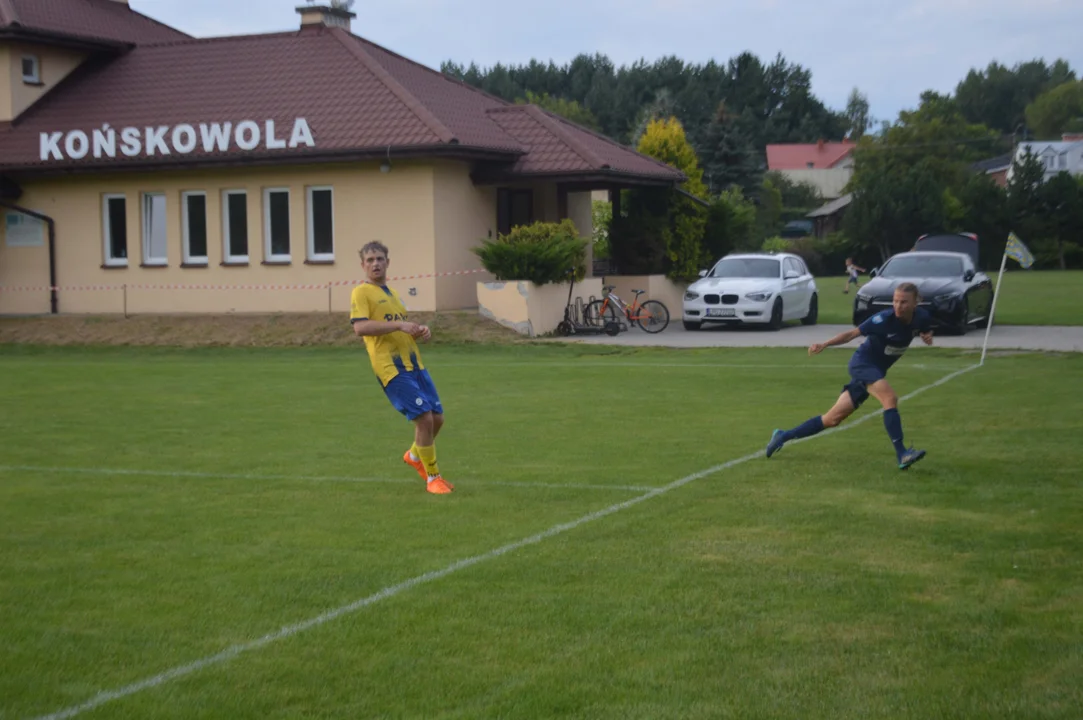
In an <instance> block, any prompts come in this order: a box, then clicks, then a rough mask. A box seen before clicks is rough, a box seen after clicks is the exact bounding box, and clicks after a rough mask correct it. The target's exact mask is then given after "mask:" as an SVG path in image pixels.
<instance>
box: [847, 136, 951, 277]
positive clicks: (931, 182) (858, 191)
mask: <svg viewBox="0 0 1083 720" xmlns="http://www.w3.org/2000/svg"><path fill="white" fill-rule="evenodd" d="M853 192H854V199H853V201H852V202H851V203H850V207H849V208H847V211H846V216H845V217H844V219H843V229H844V230H845V232H846V234H847V235H848V236H849V237H851V238H854V239H855V240H857V241H859V242H861V243H862V245H863V246H864V247H865V248H867V249H869V250H871V251H873V252H874V253H875V254H876V256H878V261H879V262H883V261H886V260H887V259H888V258H889V257H891V256H892V255H894V254H895V253H898V252H902V251H904V250H907V249H909V248H911V247H913V245H914V241H915V240H916V239H917V238H919V237H920V236H921V235H923V234H925V233H927V232H932V231H935V230H939V229H942V228H943V227H944V219H945V218H944V216H945V207H944V200H945V187H944V184H943V182H942V181H941V178H940V172H939V169H938V168H937V167H936V166H935V165H934V164H933V163H932V162H930V160H929V159H928V158H924V159H922V160H919V161H918V162H916V163H911V162H907V161H906V160H904V159H902V158H897V157H893V156H890V155H887V154H885V155H884V156H882V157H880V158H879V160H878V162H877V165H876V167H875V168H865V170H864V172H863V173H861V174H860V175H858V174H857V173H856V172H855V174H854V179H853Z"/></svg>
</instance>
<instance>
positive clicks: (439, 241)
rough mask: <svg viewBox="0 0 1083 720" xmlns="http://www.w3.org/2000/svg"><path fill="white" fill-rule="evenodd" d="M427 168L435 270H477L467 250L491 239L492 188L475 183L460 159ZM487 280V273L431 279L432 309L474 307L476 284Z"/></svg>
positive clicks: (493, 218) (478, 265)
mask: <svg viewBox="0 0 1083 720" xmlns="http://www.w3.org/2000/svg"><path fill="white" fill-rule="evenodd" d="M433 172H434V193H433V206H434V214H433V218H434V222H435V228H434V237H435V238H436V248H435V256H436V272H438V273H451V272H462V271H464V270H481V269H482V265H481V258H479V257H478V256H477V255H475V254H474V253H472V252H471V251H470V250H471V248H474V247H477V246H478V245H480V244H481V242H482V241H483V240H485V239H490V238H495V237H496V188H495V187H492V186H486V187H477V186H475V185H474V184H473V182H471V180H470V166H469V165H467V164H466V163H437V164H436V165H435V166H434V168H433ZM492 279H493V278H492V275H491V274H490V273H487V272H480V273H473V274H470V275H459V276H449V277H441V278H437V279H436V307H437V309H439V310H457V309H462V308H473V307H477V305H478V295H477V283H479V282H488V281H490V280H492Z"/></svg>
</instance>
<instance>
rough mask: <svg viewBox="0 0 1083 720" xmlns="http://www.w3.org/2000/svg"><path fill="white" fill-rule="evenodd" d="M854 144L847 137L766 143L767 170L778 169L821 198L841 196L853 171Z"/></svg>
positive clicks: (831, 198)
mask: <svg viewBox="0 0 1083 720" xmlns="http://www.w3.org/2000/svg"><path fill="white" fill-rule="evenodd" d="M856 146H857V143H854V142H851V141H850V140H843V141H842V142H825V141H823V140H821V141H819V142H817V143H811V144H786V145H768V146H767V169H768V170H775V171H778V172H780V173H782V174H783V175H785V176H786V177H787V178H789V179H790V180H792V181H793V182H798V183H807V184H809V185H812V186H813V187H815V188H816V189H817V190H819V191H820V196H821V197H823V199H824V200H834V199H836V198H838V197H841V196H842V193H843V188H845V187H846V183H848V182H849V181H850V177H851V176H852V175H853V173H854V156H853V152H854V148H855V147H856Z"/></svg>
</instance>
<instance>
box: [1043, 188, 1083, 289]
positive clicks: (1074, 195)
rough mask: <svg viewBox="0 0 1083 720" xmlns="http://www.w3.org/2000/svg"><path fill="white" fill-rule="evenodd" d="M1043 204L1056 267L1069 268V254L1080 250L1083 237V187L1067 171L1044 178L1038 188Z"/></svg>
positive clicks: (1048, 240)
mask: <svg viewBox="0 0 1083 720" xmlns="http://www.w3.org/2000/svg"><path fill="white" fill-rule="evenodd" d="M1038 198H1039V200H1040V203H1041V204H1040V208H1041V210H1042V212H1043V213H1044V215H1045V217H1046V219H1047V225H1046V232H1047V243H1048V245H1049V246H1050V251H1051V254H1053V255H1055V258H1056V263H1057V267H1059V268H1060V269H1061V270H1066V269H1067V268H1068V258H1069V256H1078V255H1079V253H1080V238H1083V187H1081V186H1080V183H1079V181H1077V180H1076V178H1074V177H1073V176H1071V175H1069V174H1068V173H1066V172H1059V173H1057V174H1056V175H1054V176H1053V177H1051V178H1050V179H1049V180H1048V181H1047V182H1045V183H1044V184H1043V185H1042V186H1041V188H1040V190H1039V192H1038Z"/></svg>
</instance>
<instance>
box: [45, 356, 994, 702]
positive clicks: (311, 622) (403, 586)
mask: <svg viewBox="0 0 1083 720" xmlns="http://www.w3.org/2000/svg"><path fill="white" fill-rule="evenodd" d="M978 367H980V365H971V366H970V367H966V368H963V369H962V370H957V371H955V372H953V373H951V374H950V375H946V376H944V377H942V378H940V379H939V380H937V381H936V382H934V383H931V384H929V385H926V386H925V387H922V388H918V389H917V390H915V391H914V392H912V393H910V394H909V395H904V396H903V397H901V398H899V401H900V402H902V401H905V400H909V399H911V398H914V397H917V396H918V395H920V394H921V393H923V392H925V391H926V390H931V389H932V388H935V387H939V386H940V385H943V384H944V383H946V382H948V381H950V380H952V379H954V378H956V377H958V376H960V375H962V374H963V373H966V372H970V371H971V370H974V369H975V368H978ZM881 414H883V410H880V411H878V412H874V413H869V414H868V415H864V416H862V417H860V418H858V419H857V420H855V421H853V422H851V423H848V424H846V425H840V426H838V427H835V428H831V429H829V430H825V431H824V432H821V433H820V434H819V435H814V436H813V437H809V438H803V439H801V440H795V441H793V442H803V441H805V440H813V439H815V438H817V437H822V436H824V435H828V434H831V433H833V432H841V431H843V430H848V429H849V428H852V427H856V426H858V425H860V424H861V423H863V422H866V421H868V420H870V419H872V418H874V417H877V416H878V415H881ZM759 457H763V450H759V451H757V452H754V453H749V454H748V455H745V456H744V457H739V458H737V459H736V460H730V461H728V462H724V463H722V464H720V465H715V466H713V467H709V468H707V469H706V470H701V471H699V472H696V473H692V474H691V475H685V476H684V477H683V478H681V479H680V480H674V481H673V482H671V483H670V484H668V485H663V486H662V487H659V488H655V489H653V490H651V491H649V492H647V493H645V494H643V495H640V496H639V497H635V498H632V499H630V500H625V501H624V502H620V503H617V504H616V505H610V506H609V507H607V508H604V509H602V510H598V511H596V512H592V513H590V514H589V515H584V516H583V517H581V518H579V519H577V520H572V521H571V522H567V523H561V524H559V525H554V526H553V527H551V528H549V529H548V530H544V531H542V532H540V533H537V534H536V535H531V536H530V537H528V538H524V539H522V540H518V541H516V542H513V543H509V544H507V545H502V546H501V547H498V548H496V549H495V550H490V551H489V552H487V553H482V554H481V555H474V556H473V557H468V558H466V559H464V560H459V561H457V562H454V563H452V564H451V565H448V566H447V567H445V568H443V569H441V570H434V571H432V572H428V573H425V574H424V575H418V576H416V577H413V578H410V579H409V580H406V581H404V582H401V583H399V584H397V585H390V586H388V587H386V588H384V589H383V590H380V591H379V592H377V593H375V594H373V595H369V596H368V597H365V598H361V599H360V600H357V601H355V602H352V603H350V604H349V605H343V606H342V607H338V608H335V609H334V610H328V611H327V612H325V613H323V614H322V615H317V616H316V617H314V618H310V619H308V620H304V621H302V622H299V623H296V624H293V625H286V626H284V627H282V628H280V629H279V630H277V631H275V632H273V633H269V634H267V635H264V636H263V637H261V638H258V639H256V640H251V641H249V642H246V643H239V644H237V645H233V646H231V647H228V648H226V649H225V650H223V651H222V652H220V653H218V654H216V655H210V656H208V657H205V658H201V659H199V660H196V661H194V662H190V663H188V664H187V665H180V666H178V667H175V668H172V669H170V670H166V671H165V672H163V673H160V674H158V675H154V676H153V677H149V678H147V679H145V680H140V681H139V682H136V683H132V684H131V685H125V686H124V687H122V688H118V689H116V690H107V691H104V692H101V693H98V694H97V695H96V696H94V697H93V698H91V699H90V700H88V701H87V702H85V703H83V704H81V705H74V706H72V707H69V708H66V709H64V710H60V711H58V712H55V713H52V714H51V715H42V716H40V717H38V718H35V720H65V719H66V718H70V717H75V716H76V715H79V714H81V713H84V712H86V711H87V710H93V709H94V708H97V707H100V706H102V705H104V704H106V703H108V702H112V701H113V700H119V699H121V698H125V697H128V696H130V695H134V694H136V693H138V692H141V691H143V690H147V689H149V688H153V687H157V686H158V685H161V684H163V683H166V682H169V681H170V680H175V679H177V678H180V677H184V676H185V675H190V674H192V673H194V672H197V671H199V670H202V669H203V668H206V667H210V666H212V665H217V664H218V663H222V662H225V661H227V660H232V659H233V658H235V657H237V656H238V655H240V654H241V653H245V652H248V651H250V650H258V649H259V648H262V647H265V646H267V645H270V644H271V643H273V642H276V641H278V640H283V639H285V638H288V637H291V636H293V635H296V634H297V633H300V632H304V631H305V630H309V629H311V628H314V627H317V626H319V625H323V624H324V623H327V622H330V621H331V620H335V619H337V618H339V617H342V616H343V615H348V614H350V613H353V612H356V611H357V610H360V609H362V608H366V607H368V606H369V605H373V604H375V603H378V602H380V601H381V600H386V599H387V598H390V597H394V596H395V595H398V594H399V593H402V592H404V591H406V590H410V589H411V588H414V587H417V586H418V585H424V584H425V583H429V582H432V581H434V580H440V579H442V578H445V577H447V576H448V575H451V574H452V573H456V572H458V571H460V570H465V569H466V568H469V567H472V566H474V565H477V564H479V563H483V562H485V561H487V560H492V559H493V558H498V557H500V556H502V555H507V554H508V553H511V552H514V551H516V550H519V549H521V548H524V547H526V546H528V545H536V544H538V543H540V542H541V541H542V540H546V539H548V538H551V537H554V536H556V535H560V534H561V533H565V532H568V531H569V530H575V529H576V528H579V527H581V526H583V525H585V524H587V523H589V522H593V521H594V520H600V519H601V518H604V517H606V516H608V515H612V514H614V513H618V512H620V511H621V510H627V509H628V508H630V507H634V506H636V505H638V504H639V503H641V502H644V501H646V500H650V499H652V498H656V497H658V496H659V495H664V494H666V493H668V492H670V491H672V490H676V489H678V488H680V487H683V486H685V485H687V484H688V483H690V482H694V481H695V480H700V479H702V478H705V477H708V476H709V475H714V474H715V473H717V472H721V471H723V470H726V469H729V468H731V467H734V466H736V465H740V464H742V463H746V462H748V461H749V460H755V459H756V458H759Z"/></svg>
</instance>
